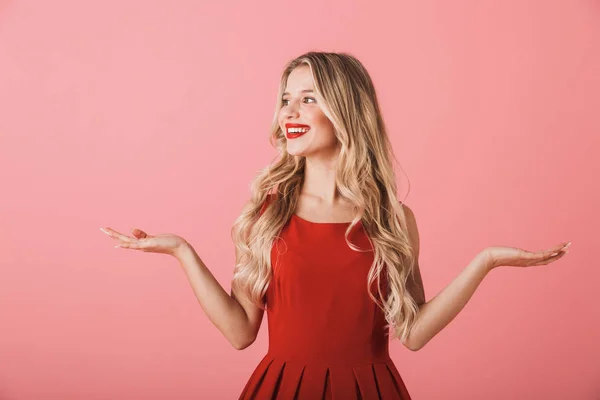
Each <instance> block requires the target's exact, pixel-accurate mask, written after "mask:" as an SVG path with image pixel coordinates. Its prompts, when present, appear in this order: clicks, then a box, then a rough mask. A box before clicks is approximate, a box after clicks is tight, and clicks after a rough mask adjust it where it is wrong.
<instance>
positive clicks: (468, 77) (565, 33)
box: [0, 0, 600, 400]
mask: <svg viewBox="0 0 600 400" xmlns="http://www.w3.org/2000/svg"><path fill="white" fill-rule="evenodd" d="M308 50H325V51H348V52H350V53H352V54H354V55H355V56H357V57H358V58H359V59H360V60H361V61H362V62H363V63H364V64H365V66H366V67H367V69H368V70H369V72H370V73H371V75H372V77H373V80H374V82H375V85H376V88H377V91H378V95H379V99H380V102H381V107H382V109H383V115H384V118H385V120H386V122H387V125H388V128H389V133H390V135H391V138H392V141H393V144H394V149H395V151H396V154H397V156H398V159H399V161H400V163H401V168H402V169H400V167H398V166H397V170H398V176H399V179H400V185H401V186H400V187H401V193H400V195H401V196H404V195H405V194H406V193H407V191H408V190H407V189H408V186H407V179H406V175H403V174H402V170H403V171H405V172H406V174H407V176H408V178H409V179H410V183H411V188H410V194H409V196H408V198H407V199H406V202H407V204H409V205H410V206H411V208H412V209H413V210H414V212H415V214H416V217H417V220H418V222H419V229H420V234H421V246H422V250H421V259H420V263H421V269H422V275H423V279H424V282H425V292H426V296H427V299H428V300H429V299H431V298H432V297H433V296H435V294H437V293H438V292H439V291H440V290H441V289H443V288H444V287H445V286H446V285H447V284H449V283H450V282H451V281H452V280H453V279H454V277H455V276H456V275H457V274H458V273H459V272H460V271H461V270H462V268H464V267H465V266H466V265H467V263H468V262H469V261H470V260H471V259H472V257H473V256H474V255H475V254H476V253H477V252H478V251H480V250H481V249H483V248H485V247H487V246H491V245H508V246H516V247H521V248H524V249H528V250H539V249H543V248H547V247H550V246H552V245H555V244H558V243H560V242H563V241H568V240H571V241H572V242H573V245H572V246H571V252H570V253H569V254H568V255H567V256H566V257H565V258H563V259H561V260H559V261H557V262H556V263H554V264H551V265H548V266H541V267H532V268H529V269H518V268H510V267H502V268H499V269H498V270H495V271H493V272H492V273H491V274H490V275H489V276H488V277H487V278H486V279H485V280H484V281H483V283H482V284H481V286H480V288H479V289H478V291H477V292H476V293H475V295H474V296H473V298H472V299H471V301H470V302H469V303H468V304H467V306H466V307H465V309H464V310H463V311H462V312H461V313H460V315H458V317H457V318H456V319H455V320H454V321H452V322H451V323H450V325H449V326H448V327H447V328H446V329H444V330H443V331H442V332H441V333H440V334H439V335H438V336H436V337H435V338H434V339H433V340H432V341H431V342H430V343H429V344H428V345H427V346H426V347H425V348H423V349H422V350H421V351H418V352H410V351H409V350H407V349H405V348H404V347H403V346H402V345H401V344H400V343H399V342H393V343H392V344H391V352H392V358H393V359H394V361H395V363H396V365H397V367H398V369H399V371H400V373H401V374H402V376H403V378H404V379H405V382H406V384H407V386H408V388H409V390H410V392H411V394H412V396H413V397H414V399H416V400H420V399H441V398H444V399H458V398H460V399H483V398H485V399H508V398H509V399H513V400H515V399H542V398H543V399H546V400H549V399H598V398H600V362H599V360H600V345H599V344H598V339H599V338H600V307H599V303H600V302H599V300H598V293H599V289H600V288H599V284H598V283H599V280H600V272H599V270H598V254H597V249H598V244H597V241H598V226H599V223H600V218H599V217H598V204H599V193H600V191H599V187H598V172H600V162H599V156H598V151H599V150H600V146H599V145H600V140H599V136H600V135H599V133H600V132H599V131H600V118H599V110H600V2H599V1H595V0H594V1H592V0H585V1H558V0H553V1H547V0H546V1H542V0H539V1H517V0H513V1H491V0H490V1H453V2H448V1H441V0H437V1H428V2H414V1H412V2H402V3H399V2H392V1H389V2H388V3H387V4H385V5H383V4H380V3H374V2H370V3H369V4H368V5H366V4H363V3H362V2H361V3H359V2H353V3H351V2H348V1H341V0H335V1H332V0H330V1H315V0H310V1H305V2H295V3H288V2H281V1H271V2H268V3H267V2H243V1H236V2H232V1H220V2H194V1H174V2H168V1H137V2H134V1H95V2H89V1H88V2H82V1H75V0H72V1H66V0H63V1H53V2H50V1H25V0H13V1H11V0H8V1H0V174H1V175H0V176H1V180H0V182H2V189H1V190H2V195H1V196H0V206H1V207H0V212H1V213H0V220H1V221H2V222H1V225H0V226H1V228H0V229H1V230H0V248H1V250H2V261H1V267H2V269H1V275H0V276H1V278H0V321H1V328H0V329H1V334H0V360H1V362H0V399H15V400H16V399H61V400H69V399H147V398H169V399H192V398H210V399H234V398H237V396H238V395H239V393H240V392H241V390H242V388H243V386H244V384H245V383H246V380H247V378H248V377H249V376H250V373H251V372H252V370H253V369H254V367H255V366H256V364H257V363H258V361H259V360H260V358H261V357H262V356H263V355H264V353H265V352H266V350H267V331H266V328H267V320H266V317H265V319H264V321H263V325H262V327H261V331H260V334H259V337H258V339H257V341H256V342H255V343H254V344H253V345H252V346H251V347H249V348H247V349H246V350H244V351H241V352H240V351H237V350H235V349H233V347H232V346H231V345H230V344H229V343H228V342H227V341H226V339H225V338H224V337H223V336H222V335H221V333H220V332H219V331H218V330H217V329H216V328H215V327H214V326H213V325H212V324H211V322H210V321H209V320H208V318H207V317H206V316H205V314H204V313H203V311H202V309H201V307H200V305H199V304H198V302H197V300H196V298H195V296H194V294H193V292H192V289H191V287H190V285H189V283H188V282H187V280H186V277H185V275H184V273H183V271H182V270H181V269H180V267H179V264H178V263H177V261H176V260H175V259H174V258H169V257H168V256H164V255H158V254H150V253H142V252H138V251H135V250H127V249H115V248H113V245H114V243H113V241H112V240H111V239H110V238H108V237H107V236H105V235H104V234H103V233H102V232H100V231H99V228H100V227H101V226H110V227H113V228H115V229H117V230H120V231H123V232H128V231H129V229H131V228H134V227H138V228H141V229H145V230H147V231H149V232H150V233H161V232H171V233H177V234H179V235H182V236H184V237H185V238H186V239H187V240H188V241H190V242H191V243H192V244H193V245H194V247H195V248H196V250H197V251H198V253H199V254H200V256H201V257H202V259H203V260H204V262H205V263H206V264H207V265H208V266H209V268H210V269H211V270H212V271H213V273H214V274H215V276H216V277H217V279H218V280H219V281H220V282H221V283H222V285H223V286H224V287H225V289H226V290H227V291H229V288H230V282H231V276H232V271H233V265H234V248H233V244H232V242H231V239H230V236H229V235H230V228H231V225H232V223H233V221H234V219H235V218H236V217H237V216H238V215H239V213H240V211H241V206H242V204H243V203H244V202H245V201H246V200H247V199H248V198H249V183H250V180H251V178H252V177H253V176H254V175H255V174H256V173H257V171H258V170H259V169H260V168H262V167H263V166H264V165H266V164H268V163H269V162H271V160H272V159H273V158H274V157H276V152H275V150H274V149H272V148H271V147H270V146H269V144H268V139H267V136H268V129H269V126H270V123H271V118H272V116H273V110H274V106H275V101H276V93H277V92H276V91H277V85H278V79H279V74H280V72H281V69H282V68H283V66H284V64H285V62H286V61H288V60H289V59H291V58H293V57H295V56H297V55H299V54H301V53H303V52H305V51H308ZM349 334H351V333H350V332H349Z"/></svg>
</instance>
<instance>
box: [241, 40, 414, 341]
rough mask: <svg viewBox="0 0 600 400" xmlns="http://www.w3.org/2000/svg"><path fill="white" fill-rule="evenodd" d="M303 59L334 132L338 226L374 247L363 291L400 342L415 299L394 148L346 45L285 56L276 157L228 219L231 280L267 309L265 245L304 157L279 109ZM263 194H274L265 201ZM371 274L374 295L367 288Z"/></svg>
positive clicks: (278, 224) (286, 214)
mask: <svg viewBox="0 0 600 400" xmlns="http://www.w3.org/2000/svg"><path fill="white" fill-rule="evenodd" d="M304 65H307V66H308V67H310V71H311V74H312V78H313V83H314V90H315V92H317V94H319V95H320V96H321V98H322V99H323V101H322V102H321V103H320V107H321V109H322V111H323V113H324V114H325V115H326V116H327V117H328V118H329V120H330V121H331V122H332V124H333V127H334V130H335V135H336V137H337V139H338V140H339V143H338V144H339V145H340V153H339V157H338V165H337V174H336V187H337V191H338V193H340V195H341V196H343V197H344V198H345V199H347V200H349V202H350V203H351V204H353V209H354V211H355V213H356V217H355V219H354V220H352V222H351V223H350V225H349V226H348V229H347V230H346V232H345V238H346V242H347V243H348V246H349V247H350V248H351V249H353V250H355V251H360V249H359V248H357V247H356V246H354V245H353V244H352V243H351V242H350V241H349V240H348V236H349V234H350V232H351V231H352V229H353V228H354V226H355V225H357V224H358V223H359V222H362V225H363V227H364V229H365V232H366V234H367V236H368V239H369V242H370V243H371V246H372V251H373V252H374V261H373V264H372V266H371V269H370V270H369V274H368V281H367V282H365V285H367V290H368V293H369V297H370V298H371V299H372V300H373V301H374V302H375V303H376V304H377V305H378V306H379V307H380V308H381V309H382V311H383V313H384V314H385V319H386V322H387V325H386V328H393V330H394V333H393V334H391V336H392V338H400V339H401V340H402V341H403V342H404V341H405V340H406V339H407V338H408V335H409V332H410V330H411V328H412V326H413V325H414V323H415V321H416V316H417V311H418V306H417V303H416V301H415V300H414V298H413V297H412V296H411V294H410V293H409V290H407V280H408V279H409V277H412V272H413V265H414V254H413V249H412V248H411V246H410V244H409V239H408V233H407V230H406V229H407V228H406V226H407V225H406V218H405V215H404V212H403V210H402V202H401V201H398V199H397V198H396V191H397V187H396V176H395V173H394V169H393V165H392V160H395V156H394V153H393V150H392V146H391V143H390V141H389V138H388V135H387V131H386V128H385V125H384V122H383V118H382V116H381V112H380V109H379V105H378V102H377V96H376V94H375V88H374V85H373V82H372V80H371V77H370V76H369V74H368V73H367V70H366V69H365V67H364V66H363V65H362V64H361V63H360V62H359V61H358V60H357V59H356V58H355V57H354V56H352V55H350V54H347V53H330V52H312V51H311V52H308V53H305V54H303V55H301V56H299V57H297V58H295V59H293V60H291V61H290V62H288V64H287V65H286V66H285V68H284V70H283V73H282V75H281V81H280V85H279V92H278V95H277V102H276V107H275V116H274V119H273V123H272V126H271V131H270V136H269V141H270V143H271V144H272V145H273V146H274V147H275V148H276V149H277V150H278V152H279V155H280V157H279V159H278V160H276V161H274V162H273V163H272V164H270V165H268V166H267V167H265V168H263V169H262V170H261V171H260V172H259V174H258V175H257V176H256V177H255V178H254V180H253V181H252V183H251V185H250V190H251V201H250V204H251V206H250V207H249V208H248V209H246V211H244V212H242V214H241V215H240V216H239V217H238V218H237V219H236V220H235V222H234V225H233V227H232V230H231V234H232V239H233V242H234V244H235V247H236V251H237V253H238V254H239V256H238V262H237V263H236V265H235V269H234V274H233V280H232V287H233V288H235V290H236V292H238V293H239V294H241V295H242V296H245V297H246V298H247V299H249V300H250V301H252V302H253V303H254V304H256V305H257V306H258V307H260V308H262V309H263V310H264V309H266V307H265V305H264V303H265V301H264V300H265V294H266V292H267V288H268V286H269V283H270V282H271V277H272V267H271V248H272V246H273V243H274V240H275V238H276V237H278V235H279V233H280V231H281V229H282V228H283V226H284V225H285V224H286V222H287V221H288V219H289V218H290V217H291V216H292V214H293V213H294V210H295V209H296V204H297V202H298V198H299V195H300V190H301V188H302V183H303V180H304V169H305V162H306V159H305V158H304V157H300V156H293V155H290V154H289V153H288V152H287V148H286V138H285V132H283V131H282V129H281V127H280V126H279V123H278V114H279V110H280V109H281V107H282V102H281V97H282V94H283V92H284V90H285V87H286V84H287V79H288V77H289V75H290V73H291V72H292V71H293V70H294V69H295V68H296V67H299V66H304ZM270 196H272V198H273V201H271V202H270V205H269V206H268V207H266V208H264V207H263V206H264V205H265V204H266V203H265V202H266V201H267V200H268V198H271V197H270ZM263 209H264V211H263ZM369 251H371V250H369ZM382 274H386V275H385V279H386V280H387V291H386V293H385V295H383V294H382V293H381V287H380V285H379V283H380V279H381V278H382V276H383V275H382ZM376 279H377V283H378V285H377V287H378V294H379V299H376V298H375V297H374V295H373V293H372V292H371V290H370V287H371V285H372V283H373V282H374V281H375V280H376ZM388 334H389V332H388Z"/></svg>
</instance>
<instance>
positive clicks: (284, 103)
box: [281, 97, 316, 106]
mask: <svg viewBox="0 0 600 400" xmlns="http://www.w3.org/2000/svg"><path fill="white" fill-rule="evenodd" d="M306 99H311V100H312V101H313V103H314V102H316V100H315V99H314V98H313V97H304V98H303V99H302V100H306ZM287 101H289V100H288V99H283V100H281V105H282V106H287V103H286V102H287Z"/></svg>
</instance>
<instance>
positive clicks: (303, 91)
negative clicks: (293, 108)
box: [282, 89, 315, 96]
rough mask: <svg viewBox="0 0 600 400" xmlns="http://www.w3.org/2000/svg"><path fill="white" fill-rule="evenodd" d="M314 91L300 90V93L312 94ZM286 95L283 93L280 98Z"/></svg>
mask: <svg viewBox="0 0 600 400" xmlns="http://www.w3.org/2000/svg"><path fill="white" fill-rule="evenodd" d="M314 92H315V91H314V90H312V89H304V90H301V91H300V93H314ZM286 94H289V93H288V92H283V94H282V96H285V95H286Z"/></svg>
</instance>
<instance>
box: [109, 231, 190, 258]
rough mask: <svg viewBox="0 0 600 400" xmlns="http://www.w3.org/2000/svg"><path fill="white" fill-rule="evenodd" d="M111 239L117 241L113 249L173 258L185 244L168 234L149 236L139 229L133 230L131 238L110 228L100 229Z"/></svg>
mask: <svg viewBox="0 0 600 400" xmlns="http://www.w3.org/2000/svg"><path fill="white" fill-rule="evenodd" d="M100 230H101V231H102V232H104V233H106V234H107V235H108V236H110V237H111V238H113V239H116V240H118V241H119V244H117V245H116V246H115V247H122V248H126V249H135V250H141V251H145V252H151V253H162V254H168V255H171V256H175V255H176V253H177V252H178V251H179V250H180V249H181V248H182V247H183V246H184V245H185V244H186V243H187V242H186V241H185V239H184V238H182V237H181V236H177V235H173V234H170V233H163V234H160V235H155V236H152V235H149V234H147V233H146V232H144V231H142V230H140V229H133V230H132V231H131V233H132V234H133V236H126V235H123V234H122V233H119V232H117V231H115V230H114V229H111V228H100Z"/></svg>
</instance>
